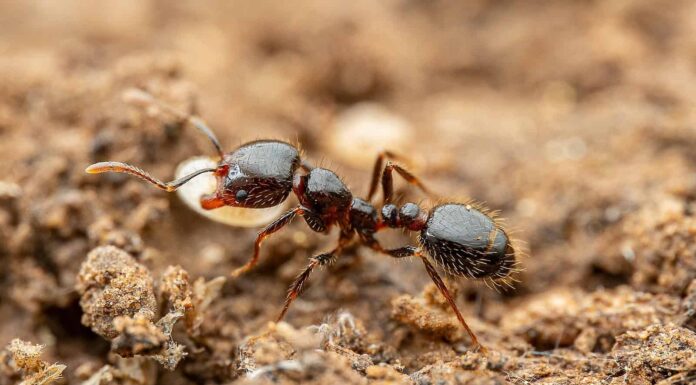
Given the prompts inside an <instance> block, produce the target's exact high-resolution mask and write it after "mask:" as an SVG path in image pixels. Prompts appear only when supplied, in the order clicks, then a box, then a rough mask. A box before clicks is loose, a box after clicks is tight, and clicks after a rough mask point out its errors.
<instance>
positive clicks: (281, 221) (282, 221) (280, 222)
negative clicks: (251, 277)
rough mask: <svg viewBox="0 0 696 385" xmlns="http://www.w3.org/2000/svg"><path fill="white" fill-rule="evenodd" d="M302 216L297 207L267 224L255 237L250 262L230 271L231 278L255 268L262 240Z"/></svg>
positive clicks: (302, 213)
mask: <svg viewBox="0 0 696 385" xmlns="http://www.w3.org/2000/svg"><path fill="white" fill-rule="evenodd" d="M304 214H305V209H304V208H303V207H302V206H297V207H295V208H293V209H291V210H290V211H288V212H286V213H285V214H283V215H281V216H280V217H279V218H278V219H276V220H275V221H273V222H271V224H269V225H268V226H266V227H265V228H264V229H263V230H261V231H260V232H259V234H258V235H257V236H256V242H255V243H254V256H253V257H251V260H249V262H247V263H246V264H244V266H241V267H238V268H237V269H235V270H234V271H232V274H231V275H232V277H238V276H240V275H241V274H244V273H246V272H247V271H249V270H251V268H253V267H254V266H256V264H257V263H258V262H259V254H260V252H261V242H263V240H264V239H266V237H268V236H269V235H271V234H273V233H275V232H276V231H278V230H280V229H282V228H283V227H285V225H287V224H288V223H290V221H292V220H293V218H295V216H296V215H304Z"/></svg>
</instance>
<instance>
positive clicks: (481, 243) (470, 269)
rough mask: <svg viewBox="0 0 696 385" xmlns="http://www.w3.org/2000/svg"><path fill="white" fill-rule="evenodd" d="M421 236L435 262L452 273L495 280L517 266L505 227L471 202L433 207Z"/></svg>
mask: <svg viewBox="0 0 696 385" xmlns="http://www.w3.org/2000/svg"><path fill="white" fill-rule="evenodd" d="M419 239H420V243H421V244H422V245H423V248H424V249H425V250H426V251H427V253H428V254H429V255H430V256H431V257H432V259H433V261H434V262H436V263H437V264H438V265H440V266H442V267H443V268H444V269H445V270H446V271H447V272H448V273H449V274H452V275H458V276H465V277H469V278H477V279H493V280H496V279H503V278H505V277H507V276H508V275H509V274H510V273H511V272H512V270H513V268H514V266H515V252H514V249H513V247H512V245H511V243H510V239H509V237H508V235H507V234H506V233H505V230H503V229H502V227H500V225H499V224H497V223H496V222H495V220H494V219H493V218H492V217H491V216H489V215H488V214H486V213H485V212H483V211H481V210H479V209H477V208H475V207H473V206H471V205H469V204H459V203H447V204H442V205H439V206H437V207H435V208H433V209H432V210H431V212H430V215H429V216H428V220H427V222H426V225H425V226H424V227H423V229H422V230H421V233H420V237H419Z"/></svg>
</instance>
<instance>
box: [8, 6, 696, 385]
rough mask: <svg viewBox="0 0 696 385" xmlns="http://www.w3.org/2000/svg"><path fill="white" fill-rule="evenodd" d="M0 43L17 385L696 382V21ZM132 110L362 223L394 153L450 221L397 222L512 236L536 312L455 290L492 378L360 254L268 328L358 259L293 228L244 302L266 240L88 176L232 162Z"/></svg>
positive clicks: (31, 38)
mask: <svg viewBox="0 0 696 385" xmlns="http://www.w3.org/2000/svg"><path fill="white" fill-rule="evenodd" d="M0 31H1V32H0V52H2V55H0V258H1V260H2V263H0V293H1V296H0V298H2V300H1V301H0V320H1V322H0V345H1V346H5V347H6V348H5V349H4V350H3V351H2V352H1V353H0V384H2V385H4V384H14V383H19V382H21V381H24V382H23V383H24V384H48V383H55V384H86V385H99V384H101V385H105V384H141V385H143V384H171V385H179V384H239V385H241V384H417V385H440V384H506V383H512V384H691V383H696V332H695V330H696V152H695V151H694V149H695V148H696V109H694V100H696V88H694V87H693V85H694V84H696V4H694V3H693V2H689V1H682V0H670V1H661V2H655V1H651V0H638V1H611V2H609V1H565V2H558V1H536V0H535V1H524V2H499V1H487V0H476V1H467V2H457V1H431V2H427V1H416V0H399V1H384V2H374V1H368V0H364V1H363V0H359V1H351V2H318V1H301V2H272V1H258V2H223V1H210V2H201V1H187V2H165V1H157V0H153V1H141V2H121V1H101V2H83V1H67V2H2V3H0ZM133 87H138V88H141V89H144V90H147V91H148V92H150V93H152V94H154V95H156V97H158V98H160V99H162V100H165V101H167V102H168V103H171V104H173V105H175V106H177V107H178V108H181V109H185V110H189V111H193V112H196V113H198V114H199V115H201V116H202V117H204V118H205V119H206V121H207V122H208V123H209V124H210V125H211V126H212V127H213V129H214V131H215V132H216V133H217V135H218V136H219V137H220V139H221V141H222V143H223V144H224V146H225V148H226V149H230V150H231V149H233V148H234V147H235V146H237V145H239V144H240V143H244V142H247V141H250V140H254V139H258V138H277V139H285V140H289V141H292V142H296V143H300V144H301V146H302V149H303V150H304V154H305V156H306V158H307V159H308V160H309V161H310V162H312V163H314V164H319V165H322V166H324V167H328V168H331V169H332V170H335V171H336V172H338V173H339V174H340V175H341V176H342V177H343V178H344V179H345V181H346V182H347V183H348V184H349V185H350V186H351V187H352V189H353V191H354V193H355V194H356V195H360V196H363V195H364V194H366V192H367V191H366V190H367V188H368V183H369V178H370V172H371V166H372V164H373V162H374V159H375V156H376V154H377V152H378V150H379V149H381V148H388V149H390V150H393V151H395V152H397V153H399V154H402V155H403V156H404V157H405V161H404V163H405V164H407V165H408V166H409V168H410V169H412V170H413V171H414V173H415V174H417V175H419V176H421V177H422V178H423V179H424V180H425V181H426V183H427V185H428V187H429V188H430V189H431V190H432V191H433V192H435V194H436V195H437V196H438V197H439V198H428V197H426V196H424V195H423V194H420V193H419V192H418V191H417V190H415V189H414V188H409V186H407V185H405V184H404V183H402V182H397V183H398V184H399V193H400V201H401V202H405V201H406V200H414V201H416V202H422V203H423V205H424V206H428V205H433V204H434V203H435V202H437V201H445V200H453V201H463V200H465V199H469V198H473V199H475V200H477V201H479V202H485V204H486V206H488V207H490V208H491V209H494V210H500V212H501V216H502V217H504V218H505V224H506V227H507V228H508V229H509V230H510V231H511V233H513V234H514V237H515V238H516V239H517V241H516V243H515V247H516V250H517V256H518V259H519V260H520V262H521V267H522V268H523V271H522V272H520V273H519V274H517V275H516V276H515V279H516V282H514V285H513V286H514V288H509V287H506V286H503V287H488V286H489V285H488V286H487V285H486V284H485V283H483V282H476V281H471V280H464V279H453V278H450V279H448V284H449V285H450V286H451V287H452V290H453V291H454V292H455V293H456V299H457V302H458V304H459V306H460V308H461V309H462V311H463V313H464V316H465V318H466V319H467V321H468V322H469V324H470V326H471V327H472V329H473V330H474V331H475V332H476V333H477V335H478V337H479V338H480V339H481V341H482V343H483V344H484V345H486V346H487V347H488V349H489V350H490V352H489V353H488V354H484V353H482V352H475V351H473V350H472V345H471V342H470V340H469V339H468V337H467V335H466V333H464V332H463V330H462V329H461V327H460V326H459V324H458V323H457V319H456V318H455V317H454V315H453V313H452V312H451V311H450V310H449V309H448V307H447V304H446V302H444V299H443V298H442V297H440V295H439V293H438V292H437V290H436V288H435V286H434V285H433V284H432V283H431V282H430V280H429V278H428V275H427V274H426V273H425V271H424V269H423V266H422V264H420V263H419V262H418V261H417V260H409V259H406V260H398V261H397V260H394V259H390V258H385V257H384V256H382V255H378V254H376V253H374V252H372V251H370V250H368V249H367V248H364V247H359V246H354V247H351V248H349V249H347V250H345V252H344V253H343V255H342V256H341V258H340V259H339V260H338V261H337V262H336V263H335V264H333V265H332V266H329V267H327V268H325V269H323V270H321V271H317V273H315V274H313V276H312V277H311V279H310V283H309V285H308V288H307V290H306V291H305V292H304V293H303V295H302V296H301V297H300V298H299V299H298V300H297V301H296V302H295V303H294V304H293V306H292V308H291V309H290V311H289V313H288V314H287V317H286V318H285V322H281V323H278V324H275V323H273V322H271V321H272V320H273V319H275V317H276V315H277V314H278V312H279V310H280V308H281V305H282V302H283V299H284V297H285V293H286V289H287V287H288V285H289V284H290V283H291V282H292V280H293V278H294V277H295V275H296V274H297V273H298V272H299V271H300V270H301V269H302V268H303V267H304V266H306V263H307V258H308V257H309V256H312V255H315V254H317V253H320V252H322V251H324V250H328V249H329V248H330V247H332V245H333V242H335V235H332V236H322V235H319V234H315V233H312V232H311V231H310V230H309V229H308V228H307V227H306V225H305V224H304V223H302V221H295V222H293V223H292V224H291V225H290V226H289V227H288V228H287V229H286V230H285V231H283V232H279V233H277V234H275V235H274V236H273V237H271V238H269V239H268V240H267V241H266V242H265V243H264V246H263V255H262V262H261V263H260V265H259V266H258V267H257V268H255V269H254V270H253V271H251V272H249V273H248V274H245V275H243V276H240V277H238V278H234V279H233V278H231V277H229V272H230V271H231V270H232V269H233V268H235V267H239V266H241V265H242V264H243V263H244V262H246V261H247V259H248V258H249V257H250V255H251V253H252V250H253V242H254V238H255V236H256V232H257V230H258V229H254V228H236V227H231V226H227V225H224V224H220V223H216V222H213V221H211V220H210V219H207V218H204V217H202V216H200V215H199V214H198V213H196V212H194V211H192V210H191V209H189V208H188V207H187V206H186V205H185V204H184V203H183V202H181V201H180V200H179V198H178V196H176V195H175V194H167V193H165V192H162V191H160V190H157V189H154V188H152V186H150V185H147V184H145V183H143V182H142V181H139V180H136V179H135V178H132V177H128V176H124V175H117V174H102V175H88V174H86V173H85V172H84V169H85V167H86V166H87V165H89V164H90V163H93V162H97V161H103V160H118V161H124V162H129V163H133V164H137V165H138V166H140V167H142V168H144V169H146V170H148V171H150V172H152V173H153V174H154V175H157V176H158V177H161V178H164V179H168V178H171V177H172V176H173V175H174V170H175V169H176V167H177V165H178V164H179V163H180V162H182V161H184V160H186V159H188V158H190V157H193V156H197V155H209V154H210V155H212V154H213V153H212V148H211V146H210V144H209V143H208V142H207V140H206V138H205V137H203V136H202V135H200V133H199V132H197V131H195V130H194V129H192V128H190V127H187V126H186V125H185V124H182V122H180V121H178V120H177V119H172V118H169V117H166V116H164V115H162V114H159V113H157V111H153V110H152V109H150V110H147V109H146V110H143V109H142V108H138V107H137V106H133V105H130V104H128V103H125V102H124V100H123V99H122V95H123V93H124V92H125V91H127V90H129V89H131V88H133ZM289 199H290V202H294V199H295V198H294V197H291V198H289ZM380 239H381V240H383V241H384V243H385V244H388V245H400V244H404V243H406V242H414V241H415V239H414V238H412V237H410V236H409V235H408V234H400V233H399V232H395V233H393V234H385V235H384V236H380ZM16 339H17V340H16ZM38 345H41V346H38ZM61 373H62V378H60V379H59V378H58V377H59V376H60V375H61Z"/></svg>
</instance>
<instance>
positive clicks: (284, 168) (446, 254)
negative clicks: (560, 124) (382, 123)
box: [86, 90, 515, 351]
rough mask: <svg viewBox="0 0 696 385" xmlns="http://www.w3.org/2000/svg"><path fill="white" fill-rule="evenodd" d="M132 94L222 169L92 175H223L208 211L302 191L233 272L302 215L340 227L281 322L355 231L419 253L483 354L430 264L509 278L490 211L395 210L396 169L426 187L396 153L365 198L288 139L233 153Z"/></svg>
mask: <svg viewBox="0 0 696 385" xmlns="http://www.w3.org/2000/svg"><path fill="white" fill-rule="evenodd" d="M131 99H134V100H135V101H138V102H140V103H144V104H154V105H156V106H158V107H159V108H160V109H162V110H163V111H165V112H167V113H169V114H172V115H174V116H176V117H178V118H180V119H182V120H184V121H187V122H189V123H190V124H192V125H193V126H194V127H196V128H197V129H198V130H200V131H201V132H203V133H204V134H205V135H206V136H207V137H208V138H209V139H210V140H211V142H212V143H213V145H214V147H215V149H216V150H217V153H218V155H219V157H220V161H219V163H218V165H217V167H215V168H207V169H202V170H198V171H195V172H193V173H192V174H190V175H187V176H184V177H182V178H180V179H177V180H175V181H172V182H168V183H165V182H162V181H160V180H158V179H157V178H155V177H153V176H151V175H150V174H148V173H147V172H145V171H143V170H141V169H139V168H137V167H134V166H131V165H128V164H125V163H120V162H102V163H96V164H93V165H91V166H89V167H88V168H87V170H86V171H87V172H88V173H102V172H121V173H128V174H132V175H135V176H137V177H140V178H142V179H144V180H146V181H148V182H150V183H152V184H154V185H155V186H157V187H159V188H160V189H163V190H166V191H174V190H176V189H177V188H178V187H180V186H181V185H183V184H185V183H187V182H189V181H190V180H191V179H193V178H194V177H195V176H197V175H199V174H202V173H207V172H212V173H214V175H215V177H216V179H217V188H216V191H215V192H214V193H213V194H210V195H204V196H202V197H201V199H200V204H201V206H202V207H203V208H204V209H207V210H210V209H215V208H218V207H222V206H233V207H246V208H267V207H272V206H276V205H278V204H280V203H282V202H283V201H284V200H285V199H286V198H287V197H288V195H289V194H290V192H291V191H292V192H294V194H295V195H296V196H297V198H298V200H299V204H298V205H297V206H296V207H294V208H292V209H291V210H289V211H287V212H286V213H284V214H282V215H281V216H280V217H279V218H278V219H276V220H275V221H273V222H272V223H270V224H269V225H267V226H266V227H265V228H264V229H263V230H261V231H260V232H259V233H258V236H257V238H256V242H255V244H254V254H253V256H252V258H251V259H250V260H249V261H248V262H247V263H246V264H245V265H243V266H242V267H239V268H238V269H236V270H234V271H233V272H232V275H233V276H238V275H240V274H242V273H244V272H246V271H248V270H250V269H251V268H252V267H254V266H255V265H256V263H257V262H258V260H259V254H260V248H261V242H262V241H263V240H264V239H265V238H267V237H268V236H269V235H271V234H273V233H275V232H277V231H278V230H280V229H281V228H283V227H284V226H285V225H287V224H288V223H290V221H292V219H293V218H295V217H296V216H301V217H303V218H304V220H305V222H306V223H307V225H308V226H309V228H310V229H312V230H313V231H315V232H320V233H328V231H329V230H330V229H331V228H332V226H334V225H336V226H338V228H339V229H340V234H339V238H338V243H337V245H336V247H335V248H334V249H333V250H331V251H329V252H326V253H322V254H319V255H315V256H313V257H311V258H310V259H309V264H308V266H307V267H306V268H305V270H304V271H303V272H302V273H301V274H300V275H298V276H297V278H296V279H295V281H294V282H293V283H292V285H291V286H290V290H289V291H288V295H287V297H286V299H285V304H284V306H283V309H282V311H281V312H280V315H279V316H278V318H277V321H280V320H281V319H282V318H283V317H284V316H285V313H286V312H287V310H288V308H289V307H290V304H291V303H292V302H293V300H294V299H295V298H297V296H298V295H299V294H300V292H301V291H302V288H303V286H304V284H305V282H306V281H307V279H308V278H309V276H310V274H311V272H312V270H314V269H315V268H316V267H317V266H321V265H326V264H328V263H331V262H332V261H334V260H335V259H336V257H337V256H338V255H339V254H340V252H341V250H342V249H343V248H344V247H345V246H346V245H347V244H348V242H349V241H350V240H351V239H352V238H353V237H354V236H356V235H357V236H358V238H359V239H360V241H361V242H362V243H363V244H364V245H366V246H368V247H370V248H372V249H373V250H376V251H378V252H380V253H383V254H386V255H389V256H391V257H393V258H404V257H411V256H416V257H420V260H421V261H422V262H423V264H424V265H425V269H426V271H427V272H428V275H429V276H430V278H431V279H432V280H433V282H434V283H435V285H436V286H437V288H438V289H439V290H440V292H441V293H442V295H443V296H444V297H445V299H446V300H447V302H448V303H449V305H450V307H451V308H452V310H453V311H454V313H455V314H456V316H457V318H458V319H459V321H460V323H461V324H462V326H463V327H464V329H465V330H466V331H467V333H468V334H469V336H470V337H471V340H472V342H473V344H474V346H475V348H479V349H481V350H483V351H485V348H484V347H483V346H482V345H481V344H480V343H479V341H478V339H477V338H476V335H475V334H474V333H473V331H472V330H471V329H470V328H469V326H468V325H467V324H466V321H465V320H464V317H463V316H462V315H461V313H460V312H459V309H458V308H457V305H456V303H455V301H454V298H453V297H452V295H451V294H450V292H449V290H448V289H447V286H445V283H444V281H443V280H442V279H441V278H440V275H439V274H438V273H437V271H436V269H435V267H434V266H433V263H432V262H434V263H435V264H437V265H439V266H441V267H442V268H443V269H444V270H446V271H447V272H448V273H449V274H451V275H456V276H464V277H469V278H477V279H490V280H494V279H505V278H506V277H508V276H509V274H510V273H511V272H512V271H513V270H514V265H515V252H514V249H513V247H512V245H511V243H510V239H509V237H508V235H507V234H506V232H505V230H503V228H502V227H501V226H500V225H499V224H498V223H497V222H496V221H495V220H494V219H493V217H492V216H491V215H489V213H488V212H487V211H485V210H484V209H482V208H477V207H475V206H474V205H473V204H467V203H445V204H440V205H438V206H436V207H434V208H433V209H431V210H424V209H423V208H421V207H420V206H419V205H417V204H415V203H406V204H404V205H402V206H401V207H397V206H396V205H394V204H393V203H391V200H392V197H393V190H394V189H393V172H394V171H396V172H397V173H398V174H399V175H401V176H402V177H403V178H404V179H405V180H406V181H408V182H409V183H410V184H413V185H415V186H417V187H419V188H420V189H421V190H423V191H426V192H427V190H426V188H425V186H424V185H423V183H422V182H421V181H420V180H419V179H418V178H416V177H415V176H414V175H413V174H411V173H410V172H408V171H407V170H406V169H404V168H403V167H401V166H399V165H398V164H395V163H392V162H391V161H388V160H389V159H393V158H395V156H394V154H392V153H390V152H388V151H385V152H382V153H381V154H380V155H379V156H378V157H377V161H376V162H375V166H374V170H373V174H372V182H371V185H370V189H369V193H368V195H367V199H360V198H358V197H355V196H353V194H352V193H351V191H350V190H349V189H348V187H347V186H346V185H345V184H344V183H343V182H342V181H341V179H340V178H339V177H338V175H336V174H335V173H334V172H333V171H331V170H328V169H325V168H320V167H312V166H311V165H309V164H308V163H307V162H305V161H304V160H302V159H301V156H300V151H299V150H298V149H297V148H296V147H295V146H293V145H291V144H289V143H286V142H282V141H277V140H258V141H253V142H250V143H247V144H243V145H241V146H240V147H239V148H237V149H236V150H234V151H232V152H230V153H224V152H223V151H222V147H221V145H220V142H219V141H218V139H217V138H216V137H215V135H214V134H213V132H212V131H211V130H210V128H208V126H206V125H205V123H204V122H203V121H202V120H201V119H199V118H197V117H195V116H191V115H189V114H185V113H183V112H180V111H178V110H176V109H174V108H172V107H170V106H168V105H166V104H164V103H162V102H160V101H158V100H156V99H154V98H153V97H152V96H151V95H149V94H147V93H145V92H143V91H139V90H138V91H135V92H134V93H131ZM385 160H387V163H386V165H384V161H385ZM380 176H381V177H380ZM380 180H381V185H382V191H383V193H384V202H383V205H382V207H381V210H380V212H378V210H377V209H376V208H375V207H374V206H373V205H372V204H371V203H370V200H371V199H372V197H373V196H374V195H375V193H376V191H377V187H378V183H379V181H380ZM385 228H402V229H406V230H409V231H415V232H418V246H404V247H400V248H395V249H386V248H383V247H382V246H381V245H380V243H379V242H378V240H377V239H376V238H375V234H376V233H377V232H378V231H380V230H382V229H385ZM431 261H432V262H431Z"/></svg>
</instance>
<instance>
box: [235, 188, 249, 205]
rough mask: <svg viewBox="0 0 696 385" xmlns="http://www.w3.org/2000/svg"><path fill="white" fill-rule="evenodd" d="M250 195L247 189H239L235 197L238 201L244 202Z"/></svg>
mask: <svg viewBox="0 0 696 385" xmlns="http://www.w3.org/2000/svg"><path fill="white" fill-rule="evenodd" d="M248 196H249V193H248V192H246V190H239V191H237V194H235V196H234V198H235V199H236V200H237V202H244V201H245V200H246V199H247V197H248Z"/></svg>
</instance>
